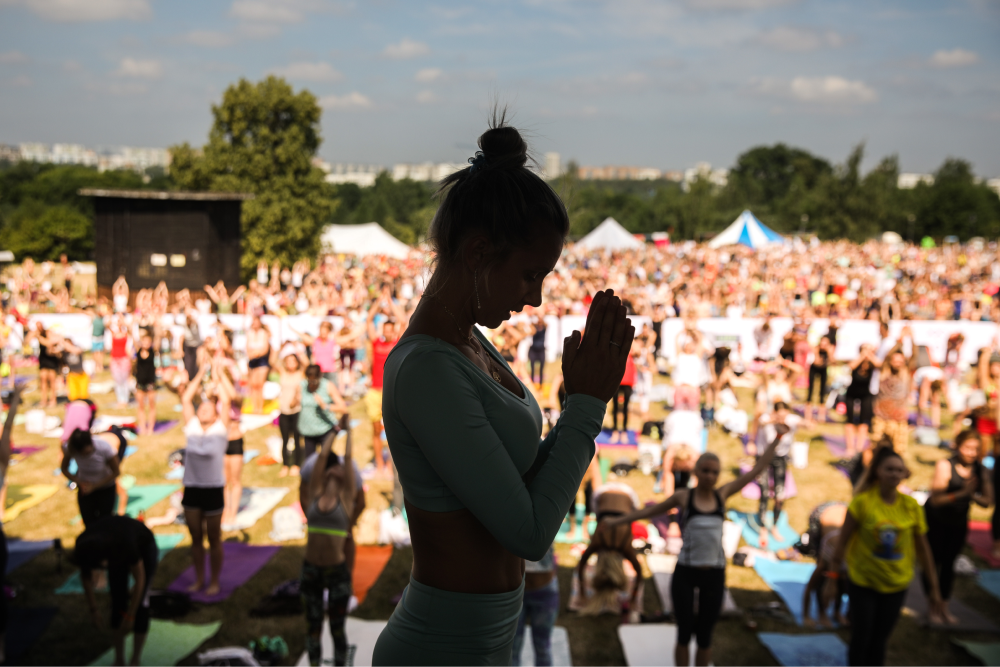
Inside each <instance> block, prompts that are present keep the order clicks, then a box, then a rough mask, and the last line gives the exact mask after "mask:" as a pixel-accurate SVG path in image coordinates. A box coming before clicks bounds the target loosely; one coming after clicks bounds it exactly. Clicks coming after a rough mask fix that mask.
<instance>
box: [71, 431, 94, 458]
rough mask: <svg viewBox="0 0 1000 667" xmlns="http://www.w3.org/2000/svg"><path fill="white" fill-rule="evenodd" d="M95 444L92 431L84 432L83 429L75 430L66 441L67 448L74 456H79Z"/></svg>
mask: <svg viewBox="0 0 1000 667" xmlns="http://www.w3.org/2000/svg"><path fill="white" fill-rule="evenodd" d="M93 444H94V438H93V436H91V435H90V431H84V430H83V429H82V428H78V429H74V430H73V432H72V433H70V434H69V438H68V439H67V440H66V447H67V448H68V449H69V451H71V452H73V453H74V454H79V453H80V452H82V451H83V450H85V449H86V448H87V447H90V446H91V445H93Z"/></svg>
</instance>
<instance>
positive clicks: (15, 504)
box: [3, 484, 59, 523]
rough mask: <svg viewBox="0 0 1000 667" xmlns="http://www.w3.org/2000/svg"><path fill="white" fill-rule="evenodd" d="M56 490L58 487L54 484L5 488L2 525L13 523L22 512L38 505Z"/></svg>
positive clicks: (14, 485)
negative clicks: (5, 502) (5, 499)
mask: <svg viewBox="0 0 1000 667" xmlns="http://www.w3.org/2000/svg"><path fill="white" fill-rule="evenodd" d="M58 490H59V487H58V486H56V485H55V484H28V485H21V484H11V485H10V486H8V487H7V507H6V509H5V510H4V513H3V520H4V523H6V522H8V521H13V520H14V519H16V518H17V517H19V516H21V513H22V512H24V511H25V510H29V509H31V508H32V507H34V506H35V505H38V504H40V503H41V502H42V501H44V500H45V499H46V498H48V497H49V496H51V495H53V494H54V493H55V492H56V491H58Z"/></svg>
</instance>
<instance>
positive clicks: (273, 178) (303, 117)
mask: <svg viewBox="0 0 1000 667" xmlns="http://www.w3.org/2000/svg"><path fill="white" fill-rule="evenodd" d="M321 113H322V112H321V110H320V107H319V105H318V104H317V103H316V98H315V97H314V96H313V94H312V93H310V92H309V91H307V90H302V91H300V92H298V93H295V92H294V91H293V90H292V87H291V86H289V85H288V83H286V82H285V80H284V79H282V78H279V77H275V76H269V77H267V78H266V79H264V80H263V81H260V82H258V83H251V82H250V81H247V80H246V79H240V81H239V82H237V83H235V84H233V85H231V86H229V88H227V89H226V91H225V93H223V96H222V103H221V104H219V105H218V106H216V105H213V106H212V116H213V118H214V121H213V124H212V129H211V132H210V133H209V137H208V144H206V145H205V147H204V148H203V149H201V150H200V151H199V150H197V149H193V148H192V147H191V146H189V145H188V144H186V143H185V144H181V145H180V146H174V147H172V148H171V153H172V164H171V176H172V177H173V180H174V182H175V183H177V185H179V186H180V187H181V188H184V189H188V190H213V191H218V192H251V193H253V194H254V195H255V198H254V199H252V200H250V201H246V202H244V203H243V216H242V232H243V257H242V261H241V267H242V269H243V273H244V275H246V276H249V275H250V274H251V273H252V272H253V271H254V269H255V268H256V266H257V263H258V262H259V261H260V260H261V259H263V260H266V261H268V262H273V261H280V262H281V263H282V264H284V265H286V266H287V265H290V264H292V263H294V262H295V261H297V260H299V259H302V258H315V257H316V255H317V254H318V252H319V238H320V233H321V232H322V228H323V225H324V224H325V222H326V221H327V219H328V218H329V216H330V214H331V213H332V212H333V211H334V209H335V207H336V200H335V199H334V198H333V192H332V188H331V187H330V186H329V185H327V184H326V183H325V182H324V180H323V172H322V171H321V170H320V169H318V168H317V167H314V166H313V164H312V159H313V158H314V157H315V155H316V151H317V149H318V148H319V145H320V143H321V141H322V140H321V138H320V129H319V123H320V115H321Z"/></svg>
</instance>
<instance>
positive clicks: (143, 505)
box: [125, 484, 181, 518]
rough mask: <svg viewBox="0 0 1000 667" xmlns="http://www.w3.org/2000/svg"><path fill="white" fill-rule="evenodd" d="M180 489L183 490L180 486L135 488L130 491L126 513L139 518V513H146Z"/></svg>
mask: <svg viewBox="0 0 1000 667" xmlns="http://www.w3.org/2000/svg"><path fill="white" fill-rule="evenodd" d="M179 488H181V487H180V485H179V484H146V485H145V486H133V487H132V488H131V489H129V490H128V505H126V507H125V513H126V514H128V515H129V516H130V517H132V518H135V517H137V516H139V512H145V511H146V510H148V509H149V508H150V507H152V506H153V505H155V504H156V503H158V502H160V501H161V500H163V499H164V498H166V497H167V496H169V495H170V494H171V493H173V492H174V491H176V490H177V489H179Z"/></svg>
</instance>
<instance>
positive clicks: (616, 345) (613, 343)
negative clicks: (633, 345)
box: [608, 340, 622, 347]
mask: <svg viewBox="0 0 1000 667" xmlns="http://www.w3.org/2000/svg"><path fill="white" fill-rule="evenodd" d="M608 342H609V343H611V344H612V345H614V346H615V347H621V346H622V344H621V343H616V342H615V341H613V340H609V341H608Z"/></svg>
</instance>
